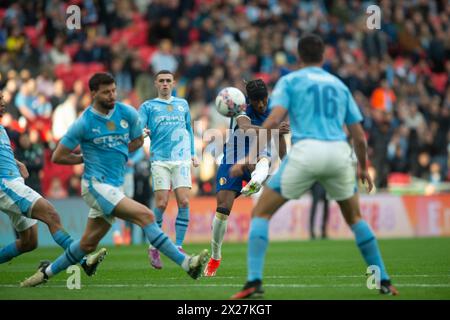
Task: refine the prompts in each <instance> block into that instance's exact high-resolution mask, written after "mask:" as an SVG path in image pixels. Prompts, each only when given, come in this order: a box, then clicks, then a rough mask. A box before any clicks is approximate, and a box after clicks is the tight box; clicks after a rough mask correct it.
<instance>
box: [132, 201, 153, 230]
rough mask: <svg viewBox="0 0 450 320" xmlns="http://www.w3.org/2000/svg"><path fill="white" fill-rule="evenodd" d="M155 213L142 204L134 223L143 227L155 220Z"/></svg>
mask: <svg viewBox="0 0 450 320" xmlns="http://www.w3.org/2000/svg"><path fill="white" fill-rule="evenodd" d="M155 221H156V219H155V214H154V213H153V212H152V211H151V210H150V209H149V208H147V207H145V206H142V208H141V210H139V211H138V214H137V217H136V224H138V225H139V226H140V227H145V226H146V225H148V224H152V223H153V222H155Z"/></svg>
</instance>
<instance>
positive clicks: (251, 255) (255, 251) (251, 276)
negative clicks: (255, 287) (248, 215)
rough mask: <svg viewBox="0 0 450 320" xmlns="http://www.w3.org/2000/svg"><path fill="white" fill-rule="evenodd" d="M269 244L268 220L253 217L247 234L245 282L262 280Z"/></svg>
mask: <svg viewBox="0 0 450 320" xmlns="http://www.w3.org/2000/svg"><path fill="white" fill-rule="evenodd" d="M268 244H269V220H267V219H264V218H259V217H255V218H253V219H252V221H251V223H250V231H249V234H248V254H247V273H248V275H247V280H248V281H253V280H262V276H263V269H264V258H265V256H266V251H267V246H268Z"/></svg>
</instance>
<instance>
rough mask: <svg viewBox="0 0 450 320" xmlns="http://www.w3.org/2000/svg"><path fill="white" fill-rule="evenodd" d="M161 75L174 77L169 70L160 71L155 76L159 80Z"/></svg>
mask: <svg viewBox="0 0 450 320" xmlns="http://www.w3.org/2000/svg"><path fill="white" fill-rule="evenodd" d="M160 74H171V75H172V76H174V75H173V73H172V72H171V71H169V70H160V71H158V72H157V73H156V74H155V79H156V78H158V76H159V75H160Z"/></svg>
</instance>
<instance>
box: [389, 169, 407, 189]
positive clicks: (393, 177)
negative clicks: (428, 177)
mask: <svg viewBox="0 0 450 320" xmlns="http://www.w3.org/2000/svg"><path fill="white" fill-rule="evenodd" d="M410 183H411V176H410V175H409V174H406V173H400V172H393V173H391V174H389V176H388V185H389V186H404V185H408V184H410Z"/></svg>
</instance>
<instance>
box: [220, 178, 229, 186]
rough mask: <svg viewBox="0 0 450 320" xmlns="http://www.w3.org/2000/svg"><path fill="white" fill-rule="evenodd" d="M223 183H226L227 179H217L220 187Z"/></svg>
mask: <svg viewBox="0 0 450 320" xmlns="http://www.w3.org/2000/svg"><path fill="white" fill-rule="evenodd" d="M225 183H227V178H225V177H220V179H219V184H220V185H221V186H223V185H224V184H225Z"/></svg>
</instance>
